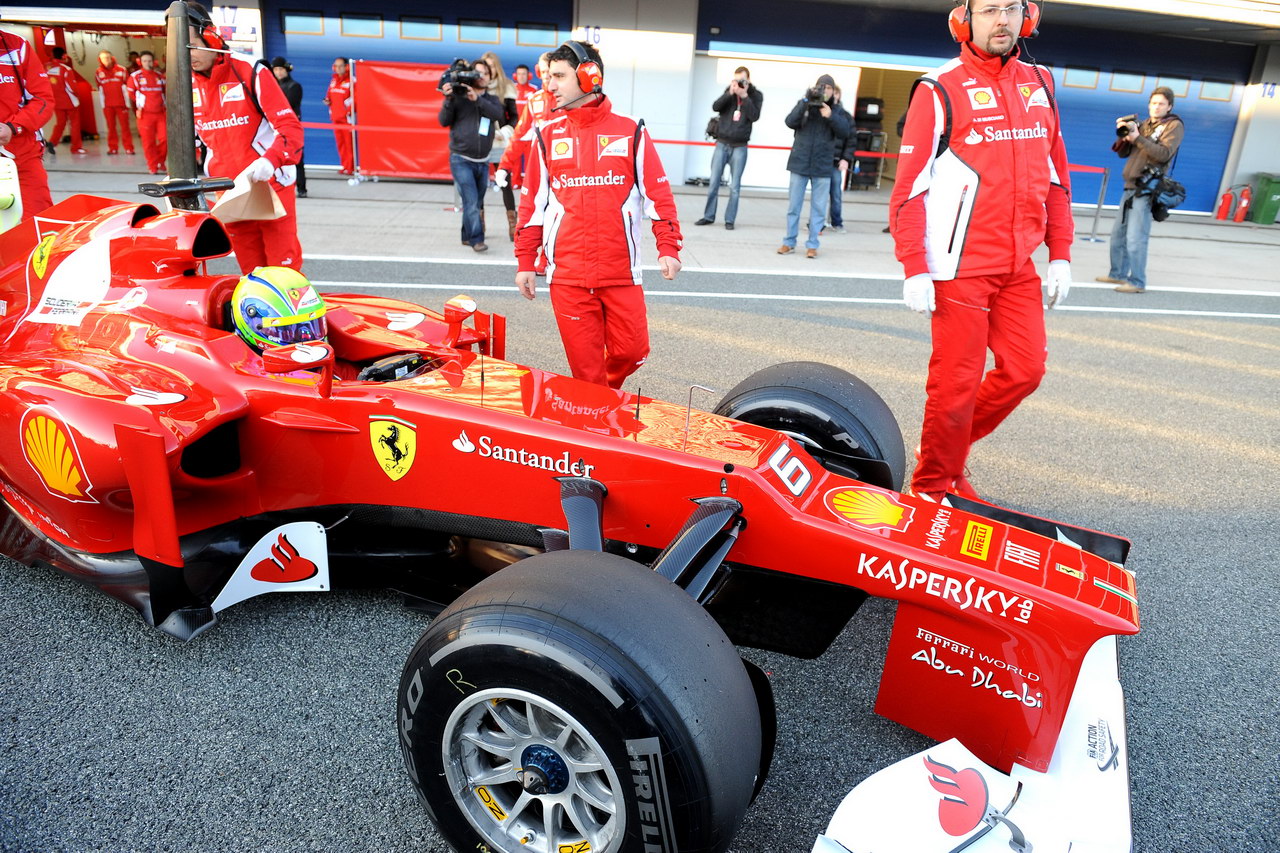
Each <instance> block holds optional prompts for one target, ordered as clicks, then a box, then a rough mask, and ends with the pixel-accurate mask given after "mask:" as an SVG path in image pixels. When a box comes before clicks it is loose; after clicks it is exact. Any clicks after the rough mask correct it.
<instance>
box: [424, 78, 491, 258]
mask: <svg viewBox="0 0 1280 853" xmlns="http://www.w3.org/2000/svg"><path fill="white" fill-rule="evenodd" d="M488 86H489V66H488V65H487V64H486V63H485V62H484V60H480V59H477V60H476V61H475V62H472V63H470V64H468V63H467V61H466V60H465V59H455V60H454V61H453V65H451V66H450V67H449V70H448V71H446V72H445V73H444V75H443V76H442V77H441V78H440V91H441V92H442V93H443V94H444V103H443V104H442V105H441V107H440V115H439V118H440V125H441V127H447V128H449V171H450V173H451V174H452V175H453V185H454V186H455V187H457V188H458V196H459V197H460V198H461V199H462V245H464V246H470V247H471V248H472V249H474V250H475V251H477V252H486V251H488V250H489V247H488V246H487V245H485V242H484V194H485V192H486V191H487V190H488V189H489V152H490V151H491V150H492V149H493V139H494V136H495V135H496V133H497V129H498V124H499V123H500V122H501V121H502V117H503V108H502V102H501V101H499V100H498V99H497V98H496V97H495V96H493V95H491V94H489V92H488V91H487V88H488Z"/></svg>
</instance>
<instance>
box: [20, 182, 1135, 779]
mask: <svg viewBox="0 0 1280 853" xmlns="http://www.w3.org/2000/svg"><path fill="white" fill-rule="evenodd" d="M228 251H229V244H226V240H225V234H224V233H223V232H222V228H221V225H220V224H219V223H218V222H217V221H216V220H214V219H212V218H211V217H209V216H208V215H207V214H202V213H193V212H175V213H171V214H165V215H159V214H158V213H157V211H156V209H155V208H154V207H151V206H150V205H146V204H143V205H139V204H115V203H112V202H109V201H108V200H105V199H98V198H91V197H85V196H78V197H75V198H72V199H69V200H68V201H66V202H63V203H62V204H60V205H57V206H55V207H54V208H52V209H50V210H49V211H47V212H46V214H44V216H42V217H40V218H38V219H36V220H33V221H32V222H29V223H25V224H24V225H23V226H21V227H20V228H16V229H14V230H13V231H11V232H9V233H6V234H4V235H2V236H0V259H2V260H0V302H3V316H0V362H2V364H0V493H2V495H3V498H4V502H5V504H7V506H8V508H9V510H10V513H11V517H10V518H9V520H8V521H6V523H5V525H4V527H3V530H2V531H0V547H2V548H3V550H4V552H5V553H6V554H9V555H11V556H14V557H16V558H18V559H23V560H25V561H26V562H36V561H38V560H43V561H44V562H49V563H52V564H53V565H56V566H58V567H59V568H61V569H63V570H65V571H68V572H71V573H72V574H75V575H77V576H79V577H81V579H84V580H88V581H90V582H92V583H94V584H95V585H98V586H99V587H101V588H103V589H104V590H106V591H107V592H109V593H111V594H113V595H117V596H118V597H121V598H122V599H125V600H128V601H129V602H130V603H131V604H133V605H134V606H136V607H139V609H141V610H143V612H144V615H147V616H148V619H149V621H152V624H159V623H160V622H161V621H162V617H163V616H164V614H163V613H161V612H158V611H157V610H155V602H156V601H157V600H158V599H159V598H160V597H162V594H166V595H167V594H171V592H165V589H168V588H170V587H172V586H174V585H177V586H181V588H182V594H183V595H185V596H188V597H191V598H193V599H194V600H195V601H196V602H197V603H204V604H207V603H208V601H209V600H211V599H212V597H213V596H215V595H216V594H217V592H218V590H219V588H220V587H221V584H222V583H225V581H226V578H227V575H228V574H229V573H230V572H231V571H232V570H233V569H234V568H235V566H236V564H237V562H238V561H239V559H240V558H241V557H242V556H243V552H244V551H247V549H248V547H249V545H251V544H252V541H246V542H243V548H242V549H241V550H240V551H236V550H235V548H234V547H230V548H224V551H227V550H229V553H225V554H224V556H223V558H222V559H223V561H224V562H225V569H223V568H220V567H219V566H218V565H217V560H212V561H211V558H209V556H208V550H209V549H207V548H206V549H205V551H202V552H201V554H202V555H203V556H201V558H200V561H201V563H200V565H201V566H202V567H203V568H201V569H200V570H199V571H197V567H196V566H195V565H194V562H193V559H192V557H191V556H190V555H191V554H192V553H194V551H193V549H194V548H195V545H193V544H192V543H195V542H197V541H198V540H200V539H201V537H202V536H207V535H208V533H209V531H214V530H221V529H231V528H232V527H233V526H234V525H235V524H237V523H239V522H241V521H242V520H244V519H251V518H264V517H265V518H273V517H282V518H283V517H288V518H293V519H298V518H308V517H309V515H308V513H310V512H311V511H312V509H313V508H322V507H329V506H335V505H342V506H358V507H364V508H370V507H372V508H375V509H376V508H385V509H387V510H388V511H391V510H393V509H396V508H412V509H413V510H422V511H428V512H429V513H430V514H431V515H430V517H431V519H433V521H432V524H433V525H434V526H433V529H435V530H439V531H443V532H453V533H458V534H461V535H474V534H472V533H469V532H467V531H470V530H472V526H471V523H472V522H476V523H480V522H483V523H484V524H483V525H482V528H483V529H484V530H493V529H508V528H509V529H512V530H515V531H517V532H519V531H526V532H528V531H535V530H539V529H544V528H559V527H563V526H564V524H565V521H564V519H565V516H564V511H563V509H562V504H561V484H560V482H559V481H558V479H557V478H564V477H582V478H589V479H592V480H596V481H599V482H600V483H603V484H604V485H605V487H606V488H607V492H608V495H607V498H606V499H605V501H604V504H603V532H604V536H605V538H606V540H608V541H610V542H613V543H626V545H627V546H629V550H630V551H632V552H639V553H640V554H641V555H642V556H643V555H646V554H649V555H651V554H653V553H656V552H657V551H658V550H660V549H662V548H664V547H665V546H667V545H668V543H670V542H672V540H673V539H674V538H675V537H676V536H677V534H679V533H680V531H681V529H682V525H683V524H684V523H685V521H686V519H687V518H688V517H689V515H690V512H691V510H692V509H693V508H694V504H693V503H691V501H692V500H695V499H699V498H705V497H722V496H723V497H727V498H731V499H733V500H736V501H738V502H739V503H740V504H741V506H742V510H741V517H742V519H743V520H745V527H744V528H743V530H742V531H741V534H740V536H739V537H738V539H737V541H736V544H734V545H733V548H732V552H731V553H730V555H729V558H728V562H727V563H726V564H725V567H722V569H721V571H722V573H724V574H723V575H722V577H721V580H720V581H718V582H717V585H716V588H715V589H713V590H711V591H709V594H708V595H707V596H706V597H705V599H704V603H705V604H706V605H707V607H708V610H709V611H710V612H712V614H713V615H715V616H716V617H717V619H719V620H721V622H722V624H725V625H726V626H727V627H726V630H728V631H729V633H730V636H731V637H733V638H734V639H735V640H737V641H739V642H744V643H747V644H752V645H762V646H766V647H774V648H781V649H784V650H788V649H789V647H788V643H787V641H786V637H787V634H788V633H790V632H792V631H794V632H796V633H800V632H801V631H802V630H803V626H802V625H801V624H800V622H802V621H803V619H799V620H792V623H791V625H788V624H783V625H782V626H781V627H775V628H773V629H772V631H771V632H770V631H768V630H764V629H761V630H760V633H761V635H768V636H770V637H772V639H769V640H763V641H758V642H753V641H752V638H751V636H750V632H749V631H746V630H744V629H743V626H744V625H748V624H751V625H756V626H759V625H761V624H764V623H767V622H768V621H769V619H770V617H771V616H776V615H778V614H779V613H781V612H782V611H781V607H782V604H781V599H782V598H783V597H782V596H779V597H777V599H776V600H770V597H769V595H761V596H757V598H756V599H751V598H750V596H743V595H737V596H735V595H733V594H731V590H733V589H734V588H735V583H738V582H739V581H740V580H741V579H742V578H748V577H753V576H754V577H763V578H768V579H769V583H770V584H772V585H771V586H769V585H766V586H763V587H757V589H772V590H777V589H799V590H802V594H803V595H805V596H809V598H808V599H802V600H801V608H802V609H801V613H802V614H803V613H804V612H805V611H806V610H807V609H808V608H812V610H813V611H814V612H815V613H816V612H818V611H819V610H821V609H822V607H823V606H824V605H825V604H826V602H827V600H829V599H839V600H848V598H847V597H844V596H842V595H841V594H843V593H845V592H847V591H848V590H850V589H856V590H861V591H863V592H865V593H867V594H870V595H875V596H881V597H885V598H891V599H895V600H897V601H899V602H900V604H899V609H898V614H897V618H896V623H895V628H894V633H893V637H892V640H891V642H890V647H889V654H888V658H887V661H886V664H885V670H884V676H883V679H882V682H881V688H880V696H879V699H878V702H877V710H878V711H880V712H881V713H883V714H885V715H886V716H889V717H890V718H892V719H895V720H898V721H899V722H902V723H904V724H906V725H909V726H911V727H912V728H915V729H917V730H918V731H920V732H922V733H924V734H926V735H929V736H931V737H935V738H939V739H944V738H948V737H953V736H954V737H959V738H960V739H961V740H962V741H963V742H964V743H965V744H966V745H967V746H968V747H969V748H970V749H971V750H973V752H974V753H975V754H977V755H978V756H979V757H981V758H983V759H984V760H985V761H987V762H988V763H990V764H992V765H993V766H995V767H998V768H1000V769H1006V770H1007V769H1008V768H1009V767H1010V766H1011V765H1012V764H1013V763H1015V762H1016V763H1019V764H1023V765H1026V766H1028V767H1031V768H1033V769H1044V768H1045V767H1046V766H1047V763H1048V761H1049V758H1050V756H1051V754H1052V752H1053V748H1054V744H1055V743H1056V741H1057V737H1058V732H1059V729H1060V728H1061V724H1062V719H1063V715H1064V714H1065V712H1066V708H1067V703H1068V700H1069V699H1070V698H1071V691H1072V689H1073V686H1074V684H1075V680H1076V675H1077V673H1078V670H1079V667H1080V663H1081V660H1082V658H1083V656H1084V654H1085V653H1086V652H1087V651H1088V650H1089V648H1090V647H1091V646H1092V645H1093V644H1094V642H1095V641H1096V640H1098V639H1099V638H1101V637H1104V636H1107V635H1110V634H1132V633H1136V632H1137V630H1138V616H1137V606H1136V601H1135V593H1136V590H1135V585H1134V580H1133V576H1132V575H1131V574H1130V573H1129V572H1128V571H1126V570H1125V569H1124V568H1122V567H1121V566H1120V565H1119V562H1120V561H1121V560H1122V559H1123V556H1121V557H1119V558H1117V557H1114V556H1113V558H1112V560H1114V561H1112V560H1108V559H1104V558H1103V557H1100V556H1097V555H1095V554H1093V553H1090V552H1089V551H1086V550H1082V549H1081V548H1080V547H1077V546H1075V545H1073V544H1071V543H1070V542H1067V541H1055V540H1054V539H1051V538H1047V537H1045V536H1041V535H1039V534H1037V533H1033V532H1030V531H1029V530H1026V529H1022V527H1019V526H1013V525H1011V524H1007V523H1004V522H1002V521H1000V520H996V519H995V518H991V517H985V516H983V515H980V514H975V513H973V512H968V511H965V510H962V509H960V508H950V507H945V506H939V505H937V504H933V503H929V502H927V501H921V500H918V499H916V498H913V497H908V496H903V495H900V494H898V493H896V492H892V491H887V490H884V489H879V488H874V487H871V486H867V485H865V484H862V483H859V482H856V481H854V480H850V479H847V478H844V477H841V476H838V475H836V474H832V473H829V472H827V471H825V470H824V469H823V468H822V467H821V466H820V465H819V464H818V463H817V462H816V461H815V460H814V459H813V457H811V456H810V455H809V454H807V453H806V452H805V450H804V449H803V447H801V446H800V445H799V444H798V443H797V442H796V441H794V440H792V439H791V438H789V437H787V436H785V435H783V434H781V433H778V432H774V431H772V430H769V429H765V428H762V427H758V426H754V425H750V424H746V423H742V422H739V421H734V420H731V419H728V418H725V417H721V416H718V415H715V414H710V413H707V412H701V411H696V410H694V411H690V410H688V409H686V407H684V406H681V405H674V404H670V403H664V402H661V401H658V400H652V399H648V398H644V397H636V396H635V395H632V394H629V393H625V392H622V391H614V390H611V389H608V388H605V387H600V386H595V385H590V384H587V383H583V382H580V381H577V380H574V379H572V378H568V377H564V376H559V375H556V374H553V373H548V372H545V371H541V370H537V369H535V368H530V367H524V366H521V365H517V364H512V363H509V362H507V361H504V360H503V359H502V355H503V343H502V341H503V331H504V329H503V323H502V319H501V318H500V317H497V316H494V315H486V314H483V313H477V314H475V315H474V317H473V320H472V323H471V324H470V325H468V326H466V327H463V326H462V325H460V323H459V322H456V321H455V322H449V321H448V320H446V319H445V316H443V315H442V314H440V313H437V312H433V311H429V310H428V309H425V308H421V307H419V306H416V305H413V304H411V303H407V302H402V301H399V300H394V299H385V298H376V297H366V296H353V295H332V294H326V300H327V301H328V303H329V306H330V310H329V314H328V318H329V323H330V336H329V343H330V344H331V346H332V348H333V351H334V353H335V354H336V357H337V367H336V368H335V369H334V371H333V372H334V373H335V374H336V378H335V376H332V375H330V370H329V369H328V368H325V369H322V370H318V371H316V370H312V371H308V370H297V371H290V372H283V373H281V372H272V371H273V370H276V369H278V366H275V367H271V365H268V364H264V360H263V357H262V356H260V355H258V354H256V353H255V352H254V351H253V350H251V349H250V348H249V347H248V346H246V345H245V344H244V343H243V342H242V341H241V340H240V339H239V338H238V337H236V336H235V334H233V333H232V332H230V331H228V328H229V324H228V323H227V322H226V320H225V318H224V305H225V304H226V302H227V300H228V299H229V297H230V293H231V290H232V288H233V287H234V284H235V281H236V278H235V277H229V276H207V275H204V274H203V261H204V259H206V258H209V257H215V256H219V255H223V254H226V253H227V252H228ZM59 270H62V272H61V273H60V272H59ZM406 351H412V352H419V353H423V354H424V355H425V356H427V357H428V359H429V360H430V361H431V364H432V369H430V370H428V371H427V372H425V373H422V374H421V375H418V376H414V377H412V378H408V379H401V380H397V381H390V382H369V381H357V380H355V379H353V378H352V377H353V376H354V374H355V368H356V367H358V366H359V364H363V363H367V362H369V361H371V360H375V359H378V358H380V357H383V356H387V355H393V354H396V353H402V352H406ZM269 367H271V369H268V368H269ZM393 426H394V430H392V429H391V427H393ZM388 439H390V441H388ZM392 444H394V445H395V447H396V448H397V449H396V450H395V451H394V452H389V451H388V448H389V447H390V446H391V445H392ZM971 508H972V507H971ZM477 520H478V521H477ZM464 521H465V523H464ZM1048 524H1050V525H1051V524H1052V523H1048ZM451 525H452V526H455V527H456V528H457V529H452V528H451ZM503 525H506V526H507V528H503V527H502V526H503ZM1062 530H1068V531H1069V530H1071V528H1065V527H1064V528H1062ZM522 535H523V534H521V535H513V536H511V537H509V538H507V539H506V540H504V541H516V540H519V539H520V538H521V536H522ZM1070 535H1071V534H1070V533H1067V534H1066V537H1068V538H1069V537H1070ZM486 538H494V539H497V538H500V537H499V536H498V535H495V534H492V533H491V534H489V535H488V536H487V537H486ZM1062 538H1063V536H1062V535H1059V536H1058V539H1062ZM1112 541H1113V542H1121V541H1122V540H1112ZM32 543H37V544H36V545H33V544H32ZM526 544H528V543H527V542H526ZM37 545H38V546H39V547H37ZM1125 545H1126V546H1127V543H1125ZM630 546H634V547H630ZM1126 550H1127V547H1126ZM122 555H123V556H122ZM135 555H136V556H135ZM129 560H136V561H140V562H141V564H142V565H143V566H144V567H145V568H146V577H147V578H148V580H149V585H148V586H147V588H146V589H145V590H143V591H141V592H137V591H135V593H136V594H135V593H129V594H125V593H124V592H122V591H121V589H123V586H120V587H114V586H113V585H112V584H113V583H115V581H114V580H113V577H114V576H112V575H111V571H113V570H111V569H109V568H104V566H110V565H116V564H119V563H121V561H123V562H124V563H129ZM210 565H212V566H213V567H212V569H210V568H209V566H210ZM121 571H123V570H121ZM357 572H358V569H357ZM725 575H727V577H726V576H725ZM121 577H123V575H121ZM135 577H136V573H135ZM120 583H121V584H123V581H121V582H120ZM162 587H163V589H162ZM824 591H826V592H824ZM837 591H838V592H839V593H841V594H836V593H837ZM828 592H829V593H830V594H828ZM860 600H861V599H860V598H856V599H855V600H854V601H855V603H854V604H853V605H852V606H851V607H850V608H849V609H848V611H847V612H843V613H842V614H841V615H842V616H843V619H845V620H847V618H848V616H850V615H852V612H853V610H855V609H856V606H857V603H859V602H860ZM148 602H150V603H148ZM775 607H776V608H778V610H776V611H775ZM147 608H152V609H151V610H148V609H147ZM753 608H754V611H755V612H752V613H744V611H746V610H751V609H753ZM842 625H843V621H840V622H839V623H838V624H837V625H835V628H834V629H833V632H832V633H831V634H830V637H827V638H826V642H829V641H830V639H831V638H832V637H834V632H838V629H839V627H841V626H842ZM793 626H794V627H793ZM823 647H825V644H823ZM789 650H792V651H793V652H794V651H795V649H789ZM820 650H821V649H820V648H819V649H818V650H817V651H820ZM815 653H816V652H815Z"/></svg>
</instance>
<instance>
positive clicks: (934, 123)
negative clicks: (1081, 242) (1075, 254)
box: [889, 44, 1075, 281]
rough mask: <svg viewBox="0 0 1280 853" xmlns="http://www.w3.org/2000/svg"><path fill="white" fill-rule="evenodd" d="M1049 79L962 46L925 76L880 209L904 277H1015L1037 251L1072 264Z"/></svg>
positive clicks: (1066, 183) (1067, 195) (1063, 158)
mask: <svg viewBox="0 0 1280 853" xmlns="http://www.w3.org/2000/svg"><path fill="white" fill-rule="evenodd" d="M1050 81H1051V77H1050V75H1049V72H1048V71H1046V70H1043V69H1041V70H1039V73H1037V69H1036V68H1035V67H1034V66H1031V65H1028V64H1026V63H1024V62H1021V61H1019V60H1018V59H1017V57H1016V54H1015V55H1014V57H1013V58H1011V59H1009V60H1008V61H1007V62H1002V61H1001V58H1000V57H990V58H988V57H986V56H985V55H980V54H978V53H977V52H976V51H975V50H974V49H973V47H972V46H971V45H969V44H965V45H963V47H962V49H961V51H960V57H959V58H958V59H954V60H952V61H951V62H948V63H947V64H946V65H943V66H942V67H940V68H938V69H937V71H935V72H934V73H933V74H931V75H929V76H927V77H925V78H922V80H921V85H919V86H917V87H916V90H915V93H914V94H913V96H912V98H911V106H910V108H909V110H908V112H907V123H906V128H905V131H904V135H903V138H902V146H901V149H900V152H899V158H898V178H897V180H896V181H895V183H894V188H893V195H892V197H891V198H890V202H889V211H890V213H889V222H890V225H891V226H892V228H893V237H894V242H895V244H896V246H897V257H898V260H899V261H901V262H902V265H903V268H904V272H905V273H906V275H907V276H908V277H910V276H913V275H919V274H921V273H926V272H927V273H929V274H931V275H932V276H933V277H934V279H936V280H939V281H947V280H951V279H955V278H969V277H973V276H982V275H999V274H1005V273H1013V272H1015V271H1017V270H1019V269H1020V268H1021V267H1022V266H1023V264H1024V263H1025V262H1026V260H1027V259H1028V258H1030V257H1031V255H1032V253H1033V252H1034V251H1035V250H1036V248H1037V247H1038V246H1039V245H1040V243H1042V242H1044V243H1046V244H1047V245H1048V246H1049V257H1050V259H1051V260H1070V259H1071V255H1070V247H1071V242H1072V239H1073V237H1074V233H1075V225H1074V222H1073V219H1072V215H1071V184H1070V179H1069V178H1068V175H1067V152H1066V146H1065V145H1064V143H1063V140H1062V129H1061V127H1060V124H1059V121H1058V113H1057V110H1056V108H1055V107H1054V105H1053V101H1052V100H1051V98H1052V94H1053V93H1052V89H1051V88H1050V89H1049V90H1046V88H1045V87H1046V86H1051V85H1052V84H1051V82H1050ZM948 113H949V114H950V120H951V124H950V126H951V132H950V136H949V137H947V138H946V139H945V140H943V136H944V135H945V128H946V127H947V116H948ZM941 143H945V144H941ZM940 147H941V148H942V150H941V153H939V148H940Z"/></svg>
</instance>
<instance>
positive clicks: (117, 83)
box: [93, 50, 133, 154]
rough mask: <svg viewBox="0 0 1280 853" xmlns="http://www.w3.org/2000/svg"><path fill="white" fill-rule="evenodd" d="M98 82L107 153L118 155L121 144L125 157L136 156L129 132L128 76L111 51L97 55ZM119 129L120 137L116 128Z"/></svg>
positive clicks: (94, 74)
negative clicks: (122, 144) (105, 124)
mask: <svg viewBox="0 0 1280 853" xmlns="http://www.w3.org/2000/svg"><path fill="white" fill-rule="evenodd" d="M93 76H94V79H95V80H97V81H98V99H99V101H100V102H101V104H102V118H103V120H104V121H105V122H106V123H107V153H108V154H115V153H116V151H117V150H118V149H119V144H118V143H120V142H123V143H124V153H126V154H132V153H133V134H132V133H131V132H130V130H129V98H128V94H127V92H128V86H127V84H128V82H129V74H128V73H127V72H126V71H125V70H124V67H123V66H121V65H120V63H118V62H116V58H115V57H114V56H112V55H111V52H110V51H107V50H104V51H102V52H101V53H99V54H98V70H97V71H95V72H93ZM117 126H118V127H119V128H120V132H119V136H118V137H117V134H116V128H117Z"/></svg>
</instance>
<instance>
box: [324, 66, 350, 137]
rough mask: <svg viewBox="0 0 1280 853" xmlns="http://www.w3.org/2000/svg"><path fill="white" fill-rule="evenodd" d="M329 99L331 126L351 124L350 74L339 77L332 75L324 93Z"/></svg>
mask: <svg viewBox="0 0 1280 853" xmlns="http://www.w3.org/2000/svg"><path fill="white" fill-rule="evenodd" d="M325 97H326V98H328V99H329V121H331V122H332V123H333V124H350V123H351V72H349V71H348V72H347V73H346V74H344V75H343V76H341V77H339V76H338V75H337V74H334V75H333V77H332V78H330V80H329V89H328V91H327V92H325Z"/></svg>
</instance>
